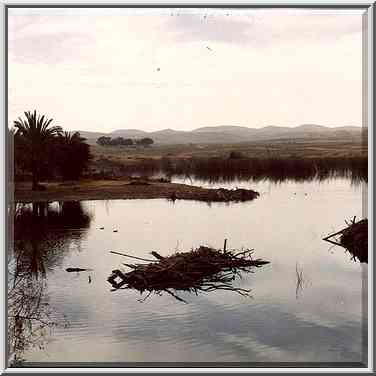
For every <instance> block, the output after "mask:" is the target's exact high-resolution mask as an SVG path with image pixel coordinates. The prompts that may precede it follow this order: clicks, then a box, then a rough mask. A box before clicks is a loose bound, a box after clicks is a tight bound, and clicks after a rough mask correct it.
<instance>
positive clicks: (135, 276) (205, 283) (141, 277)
mask: <svg viewBox="0 0 376 376" xmlns="http://www.w3.org/2000/svg"><path fill="white" fill-rule="evenodd" d="M112 253H115V252H112ZM151 254H152V255H153V256H154V257H155V258H156V261H154V262H151V263H148V264H124V265H125V266H127V267H129V268H131V269H132V270H131V271H129V272H123V271H121V270H119V269H117V270H113V271H112V274H111V276H110V277H109V278H108V282H109V283H110V284H111V285H112V287H113V288H114V290H118V289H136V290H138V291H139V292H140V293H143V292H144V291H148V292H149V294H148V295H147V297H148V296H150V294H151V293H152V292H154V293H156V294H161V293H162V292H167V293H168V294H170V295H171V296H173V297H175V298H176V299H177V300H179V301H184V300H183V299H182V298H180V297H178V296H177V295H176V291H189V292H194V293H196V294H197V293H198V292H203V291H205V292H209V291H214V290H230V291H235V292H237V293H239V294H241V295H244V296H246V295H248V293H249V292H250V290H246V289H242V288H236V287H233V286H232V284H231V283H232V282H233V281H234V280H235V278H236V277H237V276H238V277H240V272H241V271H245V272H250V271H252V269H253V268H254V267H260V266H263V265H265V264H268V263H269V262H268V261H264V260H261V259H253V258H252V254H253V250H252V249H247V250H242V251H240V252H237V253H235V251H229V250H226V244H225V245H224V250H216V249H213V248H209V247H204V246H201V247H199V248H197V249H196V250H192V251H191V252H178V253H175V254H174V255H172V256H168V257H163V256H161V255H159V254H158V253H157V252H155V251H153V252H151ZM122 255H123V256H127V257H129V255H125V254H122ZM131 257H132V258H136V257H135V256H131ZM139 259H140V258H139ZM143 260H145V259H143ZM148 261H149V260H148ZM145 299H146V298H145Z"/></svg>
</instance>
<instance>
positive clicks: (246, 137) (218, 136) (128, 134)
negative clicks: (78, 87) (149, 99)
mask: <svg viewBox="0 0 376 376" xmlns="http://www.w3.org/2000/svg"><path fill="white" fill-rule="evenodd" d="M79 132H80V133H81V135H82V136H83V137H85V138H87V139H88V141H89V142H95V141H96V139H97V138H99V137H101V136H107V137H112V138H114V137H123V138H142V137H150V138H152V139H153V140H154V142H155V143H160V144H187V143H237V142H246V141H263V140H265V141H266V140H273V139H274V140H275V139H286V138H287V139H297V138H299V139H300V138H307V137H310V138H312V137H314V138H323V139H324V138H330V139H332V138H336V137H341V138H347V137H348V138H351V139H353V138H354V137H360V136H361V135H362V134H363V133H364V129H363V128H362V127H357V126H340V127H326V126H323V125H318V124H301V125H298V126H295V127H281V126H275V125H268V126H265V127H262V128H250V127H245V126H236V125H219V126H206V127H200V128H196V129H193V130H191V131H178V130H174V129H171V128H167V129H162V130H158V131H150V132H149V131H143V130H138V129H117V130H114V131H112V132H109V133H104V132H103V133H101V132H90V131H79Z"/></svg>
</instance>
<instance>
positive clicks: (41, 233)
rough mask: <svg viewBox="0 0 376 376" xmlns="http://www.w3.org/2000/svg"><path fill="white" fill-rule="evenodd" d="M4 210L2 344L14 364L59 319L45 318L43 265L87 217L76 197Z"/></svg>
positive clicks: (63, 251)
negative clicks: (9, 229) (8, 222)
mask: <svg viewBox="0 0 376 376" xmlns="http://www.w3.org/2000/svg"><path fill="white" fill-rule="evenodd" d="M8 215H9V216H10V219H12V220H13V225H14V239H13V243H12V244H11V247H10V249H9V253H8V343H9V355H10V357H9V359H10V360H11V364H12V365H17V364H19V363H20V361H22V353H23V352H24V351H25V350H26V349H28V348H29V347H33V346H37V347H39V348H40V349H42V348H43V345H44V342H45V341H44V338H45V337H46V334H47V331H48V330H50V329H52V328H53V327H54V326H56V325H58V324H59V325H61V324H65V321H64V319H63V317H62V316H61V317H60V319H59V320H58V322H57V321H56V320H53V319H52V318H51V315H52V310H51V308H50V306H49V303H48V300H47V297H46V287H47V283H46V270H50V269H53V268H54V267H56V266H57V265H60V264H61V263H62V259H63V258H64V257H65V256H66V255H67V253H68V250H69V245H70V243H71V242H72V240H73V239H74V238H76V239H80V238H82V236H83V235H84V234H85V229H86V230H87V229H88V228H89V226H90V221H91V216H90V215H89V214H88V213H87V212H85V210H84V209H83V207H82V205H81V203H80V202H78V201H74V202H60V203H55V204H51V203H33V204H15V205H14V206H12V207H11V208H10V210H9V212H8ZM78 229H79V230H80V231H79V233H77V231H76V230H78Z"/></svg>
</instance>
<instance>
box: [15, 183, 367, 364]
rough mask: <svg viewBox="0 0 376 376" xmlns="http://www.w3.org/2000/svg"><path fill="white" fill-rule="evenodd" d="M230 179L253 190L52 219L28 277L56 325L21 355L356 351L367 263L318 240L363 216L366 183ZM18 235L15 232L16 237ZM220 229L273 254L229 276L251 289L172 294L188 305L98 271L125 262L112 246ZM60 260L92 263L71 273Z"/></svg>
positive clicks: (175, 244) (283, 358)
mask: <svg viewBox="0 0 376 376" xmlns="http://www.w3.org/2000/svg"><path fill="white" fill-rule="evenodd" d="M199 184H201V183H199ZM201 185H205V184H203V183H202V184H201ZM218 185H220V186H227V185H226V184H217V186H218ZM231 186H238V187H248V188H253V189H255V190H257V191H259V192H260V193H261V196H260V197H259V198H257V199H256V200H254V201H252V202H248V203H233V204H220V203H213V204H211V205H208V204H206V203H200V202H194V201H179V200H178V201H176V202H175V203H174V204H173V203H172V202H169V201H167V200H163V199H155V200H111V201H84V202H82V203H81V207H82V213H84V216H85V220H84V221H83V222H82V224H81V222H80V221H79V220H78V219H77V221H76V223H75V224H74V226H71V225H70V222H68V223H65V222H64V220H60V221H58V220H55V221H49V225H48V228H47V230H43V231H41V233H40V234H39V236H38V237H37V239H36V240H35V239H34V241H33V242H32V243H33V248H32V249H34V251H35V252H36V253H38V252H40V253H43V252H44V253H43V255H44V256H43V257H42V258H43V261H42V262H44V264H45V265H44V266H43V267H44V269H45V277H43V276H42V277H40V276H39V277H37V278H43V280H44V284H45V285H44V286H45V287H44V292H43V299H42V300H43V301H44V302H46V304H48V307H49V312H50V319H51V320H52V321H54V322H58V323H60V325H58V326H57V327H54V328H52V330H48V331H47V332H45V333H44V336H43V339H42V340H41V342H40V343H42V345H41V346H40V347H41V348H40V347H39V345H37V346H30V347H29V348H28V349H25V351H23V354H22V357H23V358H24V359H25V360H26V361H27V362H92V361H95V362H138V361H140V362H360V361H362V360H364V357H365V355H366V354H365V349H364V348H362V330H363V331H364V330H365V328H366V321H364V317H362V301H364V299H365V296H366V289H365V288H363V289H362V283H364V282H365V281H366V278H367V269H366V268H367V264H360V263H359V262H354V260H352V258H351V256H350V255H349V253H346V252H345V250H344V249H343V248H340V247H331V245H330V244H329V243H326V242H324V241H323V240H322V238H323V237H324V236H326V235H328V234H329V233H331V232H335V231H338V230H339V229H342V228H343V227H344V226H345V222H344V221H345V220H347V219H350V218H352V217H353V216H355V215H356V216H357V218H359V219H360V218H361V217H362V216H363V215H362V214H364V213H362V208H363V205H362V197H363V196H362V195H363V194H364V192H363V190H364V187H362V186H352V185H351V184H350V182H349V181H348V180H344V179H335V180H330V181H326V182H322V183H320V182H306V183H293V182H284V183H281V184H277V185H276V184H272V183H270V182H267V181H266V182H258V183H250V182H237V183H232V184H231ZM54 207H55V208H58V204H57V203H53V204H52V205H51V208H52V209H53V208H54ZM82 213H81V212H80V213H79V214H78V215H77V218H78V217H79V216H80V215H82ZM87 215H88V216H89V217H87ZM101 227H104V229H102V230H101V229H100V228H101ZM115 229H116V230H118V232H113V230H115ZM25 236H26V235H22V234H21V235H17V234H16V242H17V240H19V239H17V237H19V238H23V237H25ZM224 238H227V239H228V246H229V247H230V248H236V249H238V248H241V247H245V248H253V249H254V250H255V256H256V257H259V258H263V259H265V260H268V261H270V262H271V263H270V264H269V265H267V266H265V267H262V268H259V269H257V270H256V271H255V272H254V273H250V274H244V275H243V278H242V279H241V280H239V281H236V282H235V285H236V286H241V287H243V288H251V289H252V293H251V295H252V297H248V298H247V297H243V296H240V295H238V294H235V293H233V292H230V291H214V292H211V293H206V294H204V293H203V294H199V295H198V296H196V295H194V294H189V293H181V294H179V296H181V297H182V298H184V299H185V300H186V301H187V302H188V304H184V303H182V302H179V301H177V300H175V299H174V298H173V297H172V296H170V295H167V294H165V295H162V296H157V295H152V296H150V297H149V298H148V299H147V300H146V301H145V302H143V303H141V302H139V301H138V299H139V298H140V297H141V296H140V294H139V293H138V292H135V291H129V290H121V291H115V292H111V285H110V284H109V283H108V282H107V281H106V280H107V278H108V276H109V275H110V274H111V271H112V270H113V269H117V268H119V267H121V266H122V262H129V261H130V260H129V259H126V258H123V257H121V256H117V255H114V254H110V253H109V251H110V250H114V251H119V252H125V253H130V254H133V255H136V256H139V257H146V258H150V257H151V256H150V255H149V252H150V251H152V250H157V251H158V252H159V253H161V254H162V255H168V254H170V253H172V252H173V251H174V250H175V249H179V250H183V251H185V250H189V249H191V248H192V247H197V246H199V245H202V244H204V245H210V246H213V247H216V248H221V247H223V240H224ZM26 242H27V239H26ZM21 246H25V245H24V243H21ZM41 248H43V249H44V251H41V250H40V249H41ZM68 267H82V268H91V269H93V270H92V271H87V272H81V273H68V272H66V271H65V269H66V268H68ZM296 268H298V270H299V271H301V273H302V276H303V281H302V284H301V285H297V275H296ZM89 276H90V279H91V281H90V280H89ZM89 282H90V283H89ZM61 323H65V324H64V325H62V324H61ZM363 334H364V332H363Z"/></svg>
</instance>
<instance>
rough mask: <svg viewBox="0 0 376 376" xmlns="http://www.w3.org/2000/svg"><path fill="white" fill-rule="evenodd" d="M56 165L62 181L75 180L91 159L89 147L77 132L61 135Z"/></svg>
mask: <svg viewBox="0 0 376 376" xmlns="http://www.w3.org/2000/svg"><path fill="white" fill-rule="evenodd" d="M57 139H58V145H59V147H58V156H57V164H58V166H59V169H60V172H61V174H62V177H63V179H64V180H77V179H79V177H80V176H81V174H82V172H83V170H84V169H85V168H86V167H87V165H88V162H89V160H90V159H91V155H90V147H89V145H88V144H87V143H86V142H85V141H86V139H85V138H83V137H81V135H80V133H79V132H64V133H61V134H60V136H59V137H58V138H57Z"/></svg>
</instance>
